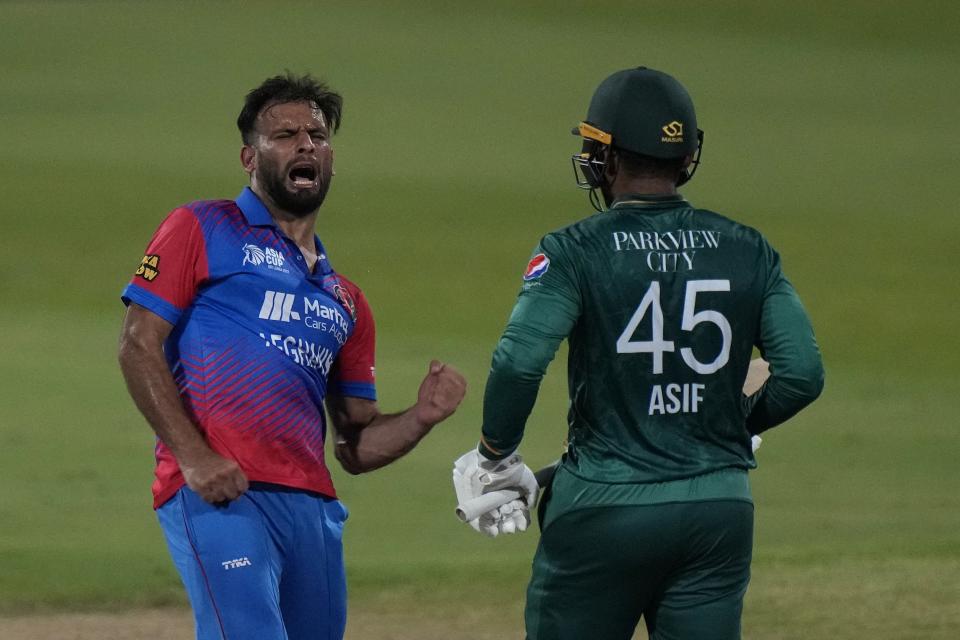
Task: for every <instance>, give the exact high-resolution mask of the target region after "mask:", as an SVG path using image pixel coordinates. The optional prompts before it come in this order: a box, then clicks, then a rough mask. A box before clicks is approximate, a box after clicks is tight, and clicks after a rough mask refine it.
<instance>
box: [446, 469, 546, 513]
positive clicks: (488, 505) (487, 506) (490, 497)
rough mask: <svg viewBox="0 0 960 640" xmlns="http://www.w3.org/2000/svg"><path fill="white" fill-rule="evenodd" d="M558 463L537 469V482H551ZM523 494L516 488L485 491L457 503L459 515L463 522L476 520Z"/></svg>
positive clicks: (541, 484) (541, 483)
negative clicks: (461, 502)
mask: <svg viewBox="0 0 960 640" xmlns="http://www.w3.org/2000/svg"><path fill="white" fill-rule="evenodd" d="M557 464H559V461H558V462H554V463H553V464H551V465H549V466H546V467H544V468H543V469H540V470H539V471H536V472H535V473H534V474H533V475H534V477H535V478H536V479H537V484H539V485H540V486H541V487H545V486H547V485H548V484H550V480H552V479H553V474H554V473H555V472H556V470H557ZM522 495H523V494H521V493H520V492H519V491H517V490H516V489H500V490H498V491H491V492H490V493H485V494H483V495H481V496H478V497H476V498H474V499H473V500H467V501H466V502H464V503H463V504H460V505H457V517H458V518H460V521H461V522H470V521H471V520H476V519H477V518H479V517H480V516H482V515H483V514H485V513H486V512H487V511H493V510H494V509H499V508H500V507H502V506H503V505H505V504H507V503H508V502H513V501H514V500H519V499H520V498H521V496H522Z"/></svg>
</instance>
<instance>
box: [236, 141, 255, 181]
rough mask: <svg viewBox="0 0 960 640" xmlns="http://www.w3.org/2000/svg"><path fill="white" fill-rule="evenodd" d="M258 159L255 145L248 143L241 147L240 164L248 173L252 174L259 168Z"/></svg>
mask: <svg viewBox="0 0 960 640" xmlns="http://www.w3.org/2000/svg"><path fill="white" fill-rule="evenodd" d="M256 159H257V152H256V151H254V150H253V147H251V146H250V145H248V144H245V145H243V147H242V148H241V149H240V164H242V165H243V170H244V171H246V172H247V174H248V175H249V174H252V173H253V172H254V170H255V169H256V168H257V163H256Z"/></svg>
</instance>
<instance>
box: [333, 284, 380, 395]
mask: <svg viewBox="0 0 960 640" xmlns="http://www.w3.org/2000/svg"><path fill="white" fill-rule="evenodd" d="M339 280H340V283H341V285H342V286H343V287H344V289H346V293H347V295H348V296H349V300H348V306H350V305H352V306H353V312H354V314H355V319H354V326H353V332H352V333H351V334H350V337H349V338H347V341H346V343H344V345H343V347H342V348H341V349H340V353H338V354H337V359H336V360H335V361H334V363H333V369H332V371H331V372H330V382H329V385H328V391H329V393H331V394H334V395H340V396H351V397H355V398H366V399H368V400H376V399H377V390H376V384H375V377H376V327H375V325H374V322H373V312H372V311H371V310H370V305H369V304H368V303H367V298H366V296H364V295H363V292H362V291H361V290H360V289H359V288H358V287H357V286H356V285H355V284H353V283H352V282H350V281H349V280H347V279H346V278H343V277H340V278H339ZM348 310H349V309H348Z"/></svg>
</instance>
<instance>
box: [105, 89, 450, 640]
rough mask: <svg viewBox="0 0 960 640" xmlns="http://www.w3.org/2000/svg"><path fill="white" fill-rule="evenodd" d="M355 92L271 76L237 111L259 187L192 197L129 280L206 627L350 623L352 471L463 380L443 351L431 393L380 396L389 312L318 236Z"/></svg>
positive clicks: (157, 426)
mask: <svg viewBox="0 0 960 640" xmlns="http://www.w3.org/2000/svg"><path fill="white" fill-rule="evenodd" d="M341 107H342V99H341V97H340V96H339V95H338V94H336V93H334V92H332V91H330V90H329V89H328V88H327V86H326V85H324V84H323V83H320V82H318V81H316V80H314V79H313V78H311V77H310V76H303V77H296V76H292V75H290V74H287V75H285V76H276V77H273V78H270V79H268V80H266V81H265V82H264V83H263V84H261V85H260V86H259V87H257V88H256V89H254V90H253V91H251V92H250V93H249V94H248V95H247V97H246V101H245V104H244V107H243V110H242V111H241V113H240V116H239V118H238V120H237V125H238V128H239V129H240V132H241V135H242V138H243V147H242V150H241V153H240V159H241V162H242V164H243V167H244V169H245V170H246V172H247V173H248V174H249V176H250V186H249V187H248V188H245V189H244V190H243V192H242V193H241V194H240V196H239V197H238V198H237V199H236V200H209V201H199V202H193V203H191V204H188V205H185V206H182V207H178V208H176V209H174V211H173V212H172V213H170V215H169V216H168V217H167V218H166V220H164V221H163V223H162V224H161V225H160V228H159V229H158V230H157V232H156V234H155V235H154V237H153V239H152V240H151V242H150V244H149V246H148V247H147V251H146V255H145V256H144V258H143V260H142V261H141V264H140V265H139V268H138V269H137V270H136V272H135V274H134V276H133V278H132V279H131V281H130V283H129V285H128V286H127V287H126V288H125V289H124V291H123V295H122V298H123V301H124V303H125V304H126V305H127V314H126V317H125V320H124V324H123V331H122V335H121V339H120V353H119V359H120V365H121V368H122V370H123V375H124V378H125V379H126V382H127V387H128V388H129V391H130V395H131V396H132V397H133V399H134V401H135V402H136V404H137V406H138V407H139V409H140V411H141V412H142V413H143V415H144V416H145V417H146V419H147V421H148V422H149V423H150V425H151V426H152V428H153V430H154V431H155V432H156V434H157V445H156V461H157V466H156V480H155V482H154V483H153V496H154V508H155V509H156V510H157V515H158V518H159V520H160V524H161V527H162V529H163V532H164V535H165V537H166V540H167V544H168V547H169V549H170V553H171V556H172V557H173V561H174V564H175V565H176V567H177V569H178V571H179V572H180V575H181V577H182V579H183V582H184V585H185V587H186V590H187V594H188V596H189V599H190V603H191V605H192V607H193V610H194V615H195V619H196V628H197V638H198V639H202V640H212V639H228V640H240V639H250V640H254V639H256V640H263V639H270V640H282V639H290V640H298V639H307V638H311V639H313V638H323V639H334V638H341V637H342V636H343V632H344V628H345V624H346V580H345V575H344V567H343V552H342V546H341V535H342V529H343V523H344V520H345V519H346V517H347V511H346V509H345V508H344V506H343V505H342V504H341V503H340V502H339V501H338V500H337V495H336V492H335V490H334V487H333V483H332V482H331V478H330V473H329V471H328V469H327V466H326V463H325V460H324V453H323V449H324V442H325V441H326V440H327V423H326V418H325V414H324V406H326V410H327V413H328V414H329V416H330V419H331V422H332V426H333V428H334V430H335V447H334V451H335V454H336V457H337V459H338V460H339V462H340V463H341V465H342V466H343V467H344V468H345V469H346V470H347V471H348V472H350V473H362V472H366V471H371V470H373V469H377V468H379V467H382V466H384V465H386V464H389V463H390V462H392V461H394V460H396V459H397V458H399V457H400V456H402V455H404V454H406V453H407V452H409V451H410V450H411V449H413V447H414V446H415V445H416V444H417V443H418V442H419V441H420V439H422V438H423V437H424V436H425V435H426V434H427V433H428V432H429V431H430V429H431V428H432V427H433V426H434V425H435V424H437V423H439V422H440V421H442V420H444V419H445V418H447V417H448V416H449V415H450V414H452V413H453V412H454V410H455V409H456V407H457V406H458V405H459V403H460V401H461V400H462V398H463V395H464V393H465V389H466V383H465V381H464V379H463V377H462V376H461V375H460V374H459V373H458V372H457V371H456V370H455V369H454V368H452V367H451V366H449V365H445V364H443V363H441V362H438V361H433V362H431V364H430V367H429V371H428V373H427V375H426V377H425V378H424V380H423V383H422V384H421V386H420V389H419V393H418V397H417V401H416V403H415V404H414V405H413V406H412V407H410V408H409V409H408V410H406V411H404V412H402V413H397V414H391V415H386V414H383V413H381V411H380V409H379V407H378V405H377V402H376V397H377V396H376V388H375V385H374V323H373V316H372V314H371V311H370V307H369V305H368V304H367V301H366V298H365V297H364V295H363V293H362V292H361V290H360V289H359V288H358V287H357V286H356V285H355V284H353V283H352V282H351V281H350V280H348V279H347V278H345V277H344V276H342V275H341V274H339V273H337V272H336V271H335V270H334V268H333V266H332V265H331V263H330V260H329V258H328V256H327V252H326V250H325V249H324V247H323V245H322V244H321V242H320V239H319V238H318V237H317V236H316V235H315V232H314V227H315V224H316V219H317V212H318V209H319V207H320V205H321V204H322V203H323V200H324V197H325V196H326V193H327V190H328V188H329V186H330V181H331V178H332V176H333V150H332V148H331V146H330V137H331V135H332V134H333V132H335V131H336V130H337V128H338V127H339V124H340V115H341Z"/></svg>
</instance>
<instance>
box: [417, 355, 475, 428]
mask: <svg viewBox="0 0 960 640" xmlns="http://www.w3.org/2000/svg"><path fill="white" fill-rule="evenodd" d="M466 392H467V381H466V379H465V378H464V377H463V376H462V375H460V372H459V371H457V370H456V369H454V368H453V367H452V366H450V365H448V364H444V363H442V362H440V361H439V360H433V361H432V362H431V363H430V371H429V372H428V373H427V377H425V378H424V379H423V382H422V383H421V384H420V391H419V392H418V393H417V404H416V405H415V406H414V416H415V417H416V420H417V422H419V423H420V424H422V425H424V426H431V427H432V426H433V425H435V424H437V423H438V422H441V421H442V420H444V419H446V418H447V417H449V416H450V414H452V413H453V412H454V411H456V409H457V407H458V406H459V405H460V401H461V400H463V396H464V395H465V394H466Z"/></svg>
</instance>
